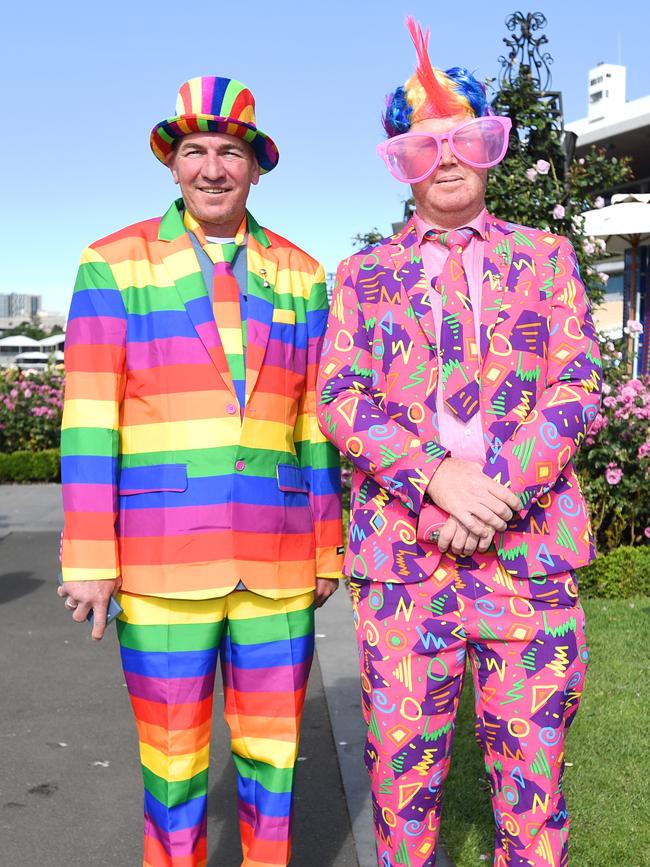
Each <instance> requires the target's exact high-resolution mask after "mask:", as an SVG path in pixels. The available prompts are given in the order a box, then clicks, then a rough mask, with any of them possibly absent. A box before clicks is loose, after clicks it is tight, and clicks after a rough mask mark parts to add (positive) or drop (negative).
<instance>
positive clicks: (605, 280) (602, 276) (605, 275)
mask: <svg viewBox="0 0 650 867" xmlns="http://www.w3.org/2000/svg"><path fill="white" fill-rule="evenodd" d="M600 279H601V280H602V281H603V283H607V281H608V280H609V274H606V273H605V272H604V271H601V272H600Z"/></svg>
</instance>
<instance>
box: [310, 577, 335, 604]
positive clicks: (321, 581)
mask: <svg viewBox="0 0 650 867" xmlns="http://www.w3.org/2000/svg"><path fill="white" fill-rule="evenodd" d="M338 589H339V582H338V581H333V580H332V579H331V578H317V579H316V592H315V593H314V607H315V608H320V607H321V605H324V604H325V603H326V602H327V600H328V599H329V598H330V596H331V595H332V593H336V591H337V590H338Z"/></svg>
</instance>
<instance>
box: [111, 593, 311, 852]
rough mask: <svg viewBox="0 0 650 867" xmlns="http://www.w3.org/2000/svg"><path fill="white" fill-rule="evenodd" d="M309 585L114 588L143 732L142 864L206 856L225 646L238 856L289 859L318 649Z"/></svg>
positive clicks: (129, 680) (126, 668) (130, 683)
mask: <svg viewBox="0 0 650 867" xmlns="http://www.w3.org/2000/svg"><path fill="white" fill-rule="evenodd" d="M312 602H313V593H307V594H304V595H301V596H294V597H291V598H289V599H279V600H273V599H267V598H265V597H262V596H259V595H257V594H255V593H250V592H248V591H236V592H233V593H230V594H228V595H227V596H223V597H220V598H216V599H202V600H188V599H163V598H160V597H154V596H134V595H131V594H128V593H122V594H120V604H121V605H122V607H123V609H124V613H123V614H122V615H121V616H120V619H119V620H118V635H119V640H120V648H121V655H122V665H123V668H124V674H125V678H126V684H127V687H128V690H129V695H130V697H131V703H132V706H133V710H134V713H135V718H136V723H137V727H138V735H139V739H140V758H141V762H142V775H143V778H144V789H145V793H144V814H145V815H144V819H145V820H144V860H143V865H144V867H167V865H173V867H201V865H205V863H206V858H207V843H206V825H207V813H206V808H207V792H208V764H209V751H210V730H211V721H212V701H213V692H214V680H215V672H216V665H217V659H218V657H219V655H220V656H221V668H222V673H223V683H224V704H225V719H226V722H227V724H228V726H229V728H230V733H231V748H232V755H233V759H234V761H235V766H236V769H237V784H238V798H239V824H240V833H241V842H242V850H243V853H244V860H243V862H242V863H243V865H245V867H267V865H286V864H287V863H288V862H289V858H290V854H291V833H290V832H291V814H292V806H293V784H294V768H295V762H296V758H297V754H298V752H297V751H298V737H299V732H300V721H301V716H302V710H303V705H304V699H305V692H306V688H307V678H308V675H309V670H310V667H311V662H312V657H313V650H314V629H313V605H312Z"/></svg>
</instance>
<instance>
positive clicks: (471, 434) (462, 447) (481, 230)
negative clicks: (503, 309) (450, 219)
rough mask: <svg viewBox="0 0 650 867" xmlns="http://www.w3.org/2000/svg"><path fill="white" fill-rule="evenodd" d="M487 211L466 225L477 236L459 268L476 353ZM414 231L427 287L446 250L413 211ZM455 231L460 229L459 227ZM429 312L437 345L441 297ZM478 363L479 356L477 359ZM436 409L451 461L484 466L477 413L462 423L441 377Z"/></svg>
mask: <svg viewBox="0 0 650 867" xmlns="http://www.w3.org/2000/svg"><path fill="white" fill-rule="evenodd" d="M486 215H487V210H486V209H485V208H483V210H482V211H481V213H480V214H479V215H478V216H477V217H475V218H474V219H473V220H472V221H471V222H469V223H468V224H467V225H468V226H470V227H471V228H472V229H476V231H477V232H478V235H476V236H475V237H473V238H472V240H471V241H470V242H469V244H468V245H467V247H466V248H465V250H463V265H464V266H465V273H466V274H467V283H468V285H469V297H470V300H471V302H472V309H473V311H474V328H475V330H476V342H477V345H479V353H480V333H481V331H480V325H481V287H482V283H483V255H484V247H485V218H486ZM414 223H415V232H416V234H417V239H418V243H419V245H420V250H421V252H422V266H423V268H424V273H425V276H426V278H427V281H428V283H429V285H431V281H432V280H433V278H434V277H438V276H439V274H440V273H441V272H442V269H443V267H444V264H445V260H446V258H447V256H448V255H449V250H448V249H447V248H446V247H444V246H443V245H442V244H439V243H438V242H437V241H425V240H423V239H424V236H425V234H426V233H427V232H428V231H429V230H430V229H435V228H437V227H436V226H431V225H429V224H428V223H425V222H424V220H423V219H422V218H421V217H420V216H419V215H418V213H417V212H416V213H415V215H414ZM459 228H461V227H460V226H459ZM430 298H431V309H432V311H433V319H434V323H435V329H436V342H437V344H438V345H440V323H441V321H442V298H441V297H440V295H439V294H438V293H437V292H435V291H433V290H432V291H431V294H430ZM479 363H480V357H479ZM436 408H437V410H438V424H439V428H440V443H441V445H443V446H444V447H445V448H446V449H448V450H449V452H450V453H451V456H452V457H454V458H463V459H464V460H467V461H477V462H478V463H480V464H481V466H482V465H483V464H484V463H485V444H484V442H483V427H482V424H481V413H480V412H477V413H476V414H475V415H473V416H472V418H471V419H470V420H469V421H468V422H467V424H463V422H461V421H459V419H458V418H457V416H455V415H454V414H453V413H452V412H451V410H450V409H449V408H448V407H447V406H446V405H445V403H444V401H443V399H442V377H439V378H438V388H437V392H436Z"/></svg>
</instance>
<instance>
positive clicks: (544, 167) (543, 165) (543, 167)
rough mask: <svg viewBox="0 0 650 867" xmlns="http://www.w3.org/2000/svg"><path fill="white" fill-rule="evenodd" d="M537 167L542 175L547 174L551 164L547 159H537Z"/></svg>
mask: <svg viewBox="0 0 650 867" xmlns="http://www.w3.org/2000/svg"><path fill="white" fill-rule="evenodd" d="M535 168H536V170H537V172H538V174H540V175H547V174H548V171H549V169H550V168H551V164H550V163H548V162H546V160H537V162H536V163H535Z"/></svg>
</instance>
